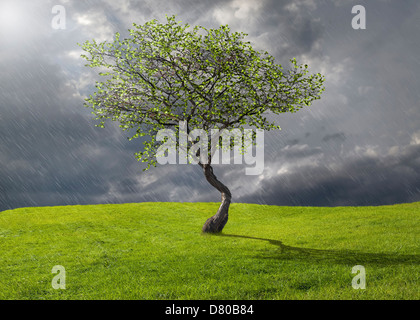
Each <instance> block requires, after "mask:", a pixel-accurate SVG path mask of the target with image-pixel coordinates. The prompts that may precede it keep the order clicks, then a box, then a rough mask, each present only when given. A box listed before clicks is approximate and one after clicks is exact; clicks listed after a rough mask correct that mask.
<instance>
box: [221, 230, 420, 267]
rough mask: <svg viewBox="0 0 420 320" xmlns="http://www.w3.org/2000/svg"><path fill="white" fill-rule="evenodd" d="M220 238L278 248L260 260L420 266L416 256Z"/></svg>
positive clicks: (222, 235) (270, 241)
mask: <svg viewBox="0 0 420 320" xmlns="http://www.w3.org/2000/svg"><path fill="white" fill-rule="evenodd" d="M217 236H220V237H232V238H243V239H250V240H258V241H267V242H269V243H270V244H272V245H274V246H276V247H277V248H276V249H275V250H265V251H264V253H260V254H257V255H256V257H257V258H260V259H280V260H296V261H299V260H301V261H306V262H317V263H323V262H333V263H338V264H352V265H356V264H362V265H363V264H368V263H369V264H375V265H378V266H389V265H398V264H404V265H418V264H420V255H416V254H398V253H371V252H359V251H355V250H323V249H312V248H300V247H293V246H288V245H285V244H283V242H282V241H280V240H274V239H265V238H257V237H250V236H243V235H236V234H224V233H219V234H217Z"/></svg>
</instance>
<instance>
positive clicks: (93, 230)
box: [0, 202, 420, 300]
mask: <svg viewBox="0 0 420 320" xmlns="http://www.w3.org/2000/svg"><path fill="white" fill-rule="evenodd" d="M218 205H219V204H217V203H139V204H121V205H88V206H63V207H36V208H21V209H15V210H8V211H3V212H0V299H200V300H201V299H215V300H218V299H407V300H408V299H410V300H412V299H416V300H417V299H419V298H420V294H419V288H420V286H419V271H420V267H419V262H420V250H419V236H420V232H419V231H420V224H419V223H420V202H417V203H411V204H401V205H394V206H380V207H335V208H319V207H277V206H265V205H251V204H232V205H231V209H230V218H229V222H228V224H227V225H226V227H225V229H224V230H223V233H222V234H219V235H206V234H202V233H201V227H202V225H203V223H204V222H205V220H206V219H207V218H208V217H210V216H211V215H213V214H214V213H215V212H216V210H217V208H218ZM56 265H61V266H63V267H64V268H65V276H66V279H65V280H66V282H65V284H66V288H65V289H54V288H53V287H52V282H53V279H54V277H55V276H56V274H53V273H52V272H51V271H52V268H53V267H54V266H56ZM355 265H362V266H364V268H365V271H366V289H358V290H356V289H354V288H353V287H352V279H353V277H355V276H356V274H352V268H353V266H355Z"/></svg>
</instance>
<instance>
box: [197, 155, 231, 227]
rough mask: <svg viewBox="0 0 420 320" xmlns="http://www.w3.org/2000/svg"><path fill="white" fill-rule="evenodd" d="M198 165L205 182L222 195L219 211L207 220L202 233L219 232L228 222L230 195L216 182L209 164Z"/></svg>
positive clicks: (224, 187) (223, 186)
mask: <svg viewBox="0 0 420 320" xmlns="http://www.w3.org/2000/svg"><path fill="white" fill-rule="evenodd" d="M199 165H200V166H201V168H202V169H203V171H204V176H205V177H206V179H207V181H208V182H209V183H210V184H211V185H212V186H213V187H215V188H216V189H217V190H219V192H220V193H221V195H222V203H221V204H220V207H219V210H217V212H216V214H215V215H214V216H212V217H211V218H208V219H207V221H206V223H205V224H204V226H203V229H202V231H203V232H206V233H217V232H221V231H222V230H223V227H224V226H225V225H226V223H227V221H228V211H229V205H230V202H231V199H232V195H231V193H230V191H229V189H228V188H227V187H226V186H225V185H224V184H223V183H221V182H220V181H219V180H217V178H216V176H215V175H214V173H213V168H212V167H211V165H210V164H202V163H199Z"/></svg>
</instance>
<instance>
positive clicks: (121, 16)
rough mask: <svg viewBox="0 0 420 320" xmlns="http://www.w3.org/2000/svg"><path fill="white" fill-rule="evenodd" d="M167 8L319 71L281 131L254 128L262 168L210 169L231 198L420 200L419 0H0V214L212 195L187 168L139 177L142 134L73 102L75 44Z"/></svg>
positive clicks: (77, 81) (88, 82) (78, 79)
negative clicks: (359, 14) (356, 22)
mask: <svg viewBox="0 0 420 320" xmlns="http://www.w3.org/2000/svg"><path fill="white" fill-rule="evenodd" d="M54 5H61V6H62V7H63V8H64V9H65V18H66V20H65V22H66V25H65V29H55V28H53V24H52V21H53V19H54V17H55V16H56V15H57V11H56V12H55V13H53V11H52V9H53V7H54ZM355 5H363V6H364V7H365V9H366V29H357V30H355V29H353V28H352V19H353V18H354V16H355V14H352V7H353V6H355ZM165 14H168V15H172V14H176V15H177V19H178V20H181V21H182V22H185V23H189V24H190V25H201V26H204V27H207V28H218V27H219V26H220V25H222V24H228V25H229V26H230V27H231V29H232V30H233V31H239V32H245V33H247V34H248V37H247V40H249V41H251V43H252V44H253V45H254V47H255V48H256V49H257V50H261V51H268V52H269V53H270V54H272V55H273V56H274V57H275V58H276V61H277V62H278V63H280V64H282V65H283V66H284V67H285V68H287V67H289V65H288V61H289V60H290V59H291V58H293V57H296V59H297V60H298V62H299V63H301V64H303V63H307V64H308V65H309V66H310V69H311V72H321V73H322V74H323V75H324V76H325V78H326V82H325V87H326V91H325V92H324V93H323V95H322V98H321V100H318V101H316V102H315V103H314V104H313V105H312V106H311V107H310V108H306V109H302V110H300V111H298V112H297V113H295V114H283V115H281V116H279V117H278V118H277V122H278V124H279V125H280V126H281V127H282V130H281V131H275V132H274V131H271V132H266V133H265V135H264V138H265V150H264V156H265V163H264V165H265V169H264V172H263V173H262V174H261V175H255V176H251V175H246V174H245V165H224V166H222V165H220V166H218V165H216V166H215V168H214V170H215V173H216V175H217V177H218V178H219V179H220V180H221V181H222V182H224V183H225V184H226V185H227V186H228V187H229V188H230V190H231V191H232V194H233V201H234V202H249V203H263V204H272V205H305V206H307V205H313V206H340V205H381V204H393V203H403V202H413V201H420V112H419V111H420V90H419V89H420V37H419V34H420V2H419V1H418V0H412V1H411V0H404V1H396V0H392V1H391V0H383V1H380V0H370V1H362V0H359V1H352V0H319V1H312V0H298V1H289V0H241V1H239V0H232V1H227V0H218V1H213V0H211V1H210V0H196V1H192V0H179V1H178V0H172V1H171V0H163V1H160V0H145V1H130V0H122V1H111V0H107V1H97V0H92V1H89V0H85V1H76V0H67V1H64V0H62V1H60V0H54V1H48V0H44V1H40V0H30V1H24V0H22V1H19V0H13V1H8V0H2V1H1V2H0V210H5V209H10V208H17V207H25V206H53V205H68V204H96V203H125V202H142V201H211V202H217V201H219V200H220V195H219V194H218V192H217V191H216V190H215V189H213V188H212V187H211V186H210V185H209V184H208V183H207V182H206V180H205V178H204V176H203V174H202V172H201V171H200V168H199V167H198V166H196V165H165V166H158V167H157V168H152V169H151V170H149V171H146V172H143V171H142V169H143V168H144V165H143V164H141V163H139V162H137V160H136V158H135V156H134V153H135V152H137V151H139V150H140V149H141V148H142V143H141V141H139V140H136V139H134V140H132V141H128V139H127V136H128V135H127V133H125V132H123V131H121V130H120V128H118V126H117V125H116V124H113V123H109V124H108V125H107V126H106V128H105V129H101V128H97V127H95V123H96V122H95V121H94V120H93V116H92V115H91V114H90V110H88V109H86V108H84V107H83V101H84V98H85V97H86V96H87V95H89V94H91V93H93V91H94V84H95V80H96V79H97V76H96V75H95V73H94V72H93V70H91V69H89V68H86V67H84V64H85V61H84V60H83V59H82V58H80V54H81V53H82V52H81V49H80V47H79V46H78V45H77V43H82V42H84V41H85V40H91V39H97V40H98V41H104V40H112V38H113V35H114V34H115V32H117V31H119V32H121V33H124V32H125V31H126V30H127V29H129V28H131V26H132V23H133V22H136V23H140V24H142V23H144V22H146V21H149V20H152V19H158V20H160V21H162V22H164V21H165ZM55 21H56V22H57V20H55ZM61 22H62V21H61Z"/></svg>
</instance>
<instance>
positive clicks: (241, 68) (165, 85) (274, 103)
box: [82, 16, 324, 168]
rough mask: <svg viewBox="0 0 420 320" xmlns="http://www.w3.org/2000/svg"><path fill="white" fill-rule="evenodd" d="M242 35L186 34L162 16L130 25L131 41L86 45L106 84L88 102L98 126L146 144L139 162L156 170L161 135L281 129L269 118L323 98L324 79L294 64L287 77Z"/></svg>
mask: <svg viewBox="0 0 420 320" xmlns="http://www.w3.org/2000/svg"><path fill="white" fill-rule="evenodd" d="M246 36H247V34H245V33H242V32H231V30H230V28H229V27H228V26H227V25H224V26H220V27H219V28H217V29H207V28H204V27H201V26H195V27H190V26H189V25H188V24H182V23H181V22H180V21H179V22H178V21H176V18H175V16H169V17H168V16H167V22H166V23H164V24H163V23H159V22H158V21H157V20H152V21H149V22H146V23H145V24H143V25H139V24H136V23H134V24H133V29H130V30H129V36H128V37H127V38H125V39H121V36H120V33H116V34H115V39H114V40H113V41H112V42H106V41H105V42H102V43H97V42H96V41H95V40H92V41H86V42H85V43H84V44H83V45H82V48H83V49H84V50H85V51H86V53H87V54H83V55H82V57H84V58H85V59H86V60H87V61H88V64H87V66H89V67H97V68H99V69H100V72H99V74H100V75H101V76H104V77H105V79H104V81H98V82H97V83H96V89H97V90H96V92H95V93H94V94H93V95H91V96H90V97H89V98H88V99H86V106H88V107H91V108H93V111H94V114H95V115H96V116H97V119H99V120H100V126H103V125H104V122H105V120H106V119H111V120H115V121H118V122H119V123H120V126H121V127H122V128H123V129H124V130H129V129H134V130H135V134H134V135H133V136H132V137H131V138H136V137H139V136H146V137H147V139H146V141H145V142H144V149H143V151H141V152H138V153H137V156H138V158H139V160H142V161H144V162H146V163H148V166H147V168H149V167H150V165H154V166H155V165H156V150H157V148H158V146H159V145H160V144H161V142H159V141H157V140H156V133H157V132H158V130H160V129H164V128H172V129H173V130H178V131H179V130H180V128H179V123H180V122H181V121H185V122H186V123H187V126H188V127H187V132H190V131H191V130H194V129H197V128H199V129H204V130H206V131H208V130H210V129H220V130H223V129H227V130H228V129H233V128H240V129H242V128H244V127H253V128H256V129H263V130H271V129H278V128H279V126H278V125H276V124H275V123H274V122H272V121H270V120H268V119H267V115H268V113H270V112H271V113H273V114H279V113H284V112H296V111H297V110H298V109H300V108H302V107H304V106H309V105H310V104H311V103H312V101H313V100H316V99H319V98H320V94H321V92H322V91H323V90H324V88H323V86H322V85H323V81H324V78H323V76H322V75H321V74H319V73H317V74H313V75H309V76H308V75H307V73H308V66H307V65H306V64H305V65H298V64H297V62H296V60H295V59H292V60H291V65H292V68H291V69H290V70H287V71H284V70H283V68H282V66H281V65H279V64H276V63H275V61H274V57H273V56H271V55H270V54H268V52H258V51H256V50H254V49H253V47H252V46H251V44H250V42H247V41H244V38H245V37H246Z"/></svg>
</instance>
